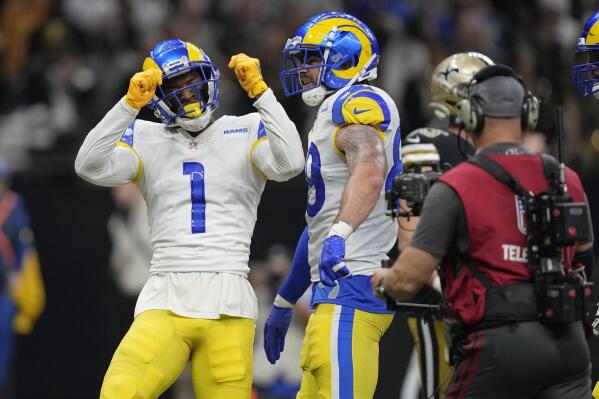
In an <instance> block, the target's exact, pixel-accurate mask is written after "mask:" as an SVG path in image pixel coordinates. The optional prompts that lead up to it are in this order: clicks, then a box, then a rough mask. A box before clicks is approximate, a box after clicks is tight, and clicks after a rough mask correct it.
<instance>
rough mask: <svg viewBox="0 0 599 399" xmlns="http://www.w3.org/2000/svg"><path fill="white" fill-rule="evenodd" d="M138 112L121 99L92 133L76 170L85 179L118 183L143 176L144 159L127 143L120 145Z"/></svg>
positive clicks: (88, 136)
mask: <svg viewBox="0 0 599 399" xmlns="http://www.w3.org/2000/svg"><path fill="white" fill-rule="evenodd" d="M136 116H137V111H136V110H134V109H133V108H131V107H130V106H129V105H127V103H125V101H124V100H122V99H121V101H119V102H118V103H117V104H116V105H115V106H114V107H113V108H112V109H111V110H110V111H108V113H107V114H106V116H104V118H103V119H102V120H101V121H100V122H99V123H98V124H97V125H96V127H94V128H93V129H92V130H91V131H90V132H89V133H88V134H87V137H86V138H85V140H84V141H83V144H82V145H81V148H80V149H79V153H78V154H77V158H76V159H75V171H76V172H77V174H78V175H79V176H80V177H81V178H82V179H84V180H87V181H88V182H90V183H93V184H96V185H99V186H106V187H111V186H118V185H122V184H126V183H130V182H131V181H133V180H134V178H136V177H139V174H140V170H141V160H140V159H139V156H138V154H137V153H136V152H135V150H134V149H133V148H131V147H129V146H128V145H127V144H124V143H123V146H117V143H118V142H119V139H120V138H121V136H122V134H123V132H124V131H125V129H127V126H129V124H130V123H131V122H132V121H133V120H134V119H135V117H136Z"/></svg>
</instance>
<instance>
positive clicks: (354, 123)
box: [265, 12, 401, 399]
mask: <svg viewBox="0 0 599 399" xmlns="http://www.w3.org/2000/svg"><path fill="white" fill-rule="evenodd" d="M283 52H284V56H285V60H286V65H285V66H284V69H283V72H282V78H283V84H284V87H285V90H286V94H288V95H293V94H297V93H300V92H301V93H302V97H303V99H304V102H306V103H307V104H308V105H312V106H316V105H318V106H319V109H318V114H317V117H316V121H315V122H314V126H313V128H312V130H311V131H310V134H309V136H308V140H309V148H308V154H307V158H306V176H307V180H308V204H307V207H306V221H307V223H308V231H307V232H305V233H304V235H303V236H302V239H301V240H300V244H301V243H304V244H303V245H304V247H305V243H306V242H308V247H309V248H308V250H307V252H308V256H307V258H308V262H309V265H303V269H304V270H301V266H302V265H299V262H295V260H294V265H293V266H292V271H291V272H290V275H289V276H288V277H287V278H286V280H285V282H284V283H283V286H282V288H281V289H280V290H279V294H278V295H277V297H276V299H275V303H274V305H273V308H272V310H271V313H270V315H269V318H268V320H267V322H266V326H265V349H266V353H267V356H268V358H269V360H270V361H271V362H275V361H276V360H277V358H278V356H279V353H280V351H281V350H282V349H283V345H282V344H283V342H284V336H285V329H286V325H288V322H287V318H288V316H289V315H290V313H291V309H290V308H291V307H292V304H293V303H295V301H296V300H297V298H298V297H299V296H298V295H299V294H301V292H303V290H305V288H306V287H307V285H308V284H309V279H306V278H304V277H303V275H305V274H307V273H308V268H309V269H310V274H311V281H312V283H313V284H312V304H313V306H314V307H315V312H314V314H313V315H312V316H311V317H310V321H309V322H308V326H307V328H306V337H305V338H304V346H303V349H302V355H301V359H302V360H301V366H302V369H303V378H302V385H301V390H300V392H299V393H298V395H297V398H298V399H311V398H323V399H325V398H332V399H337V398H342V399H346V398H348V399H350V398H361V399H367V398H371V397H372V396H373V394H374V390H375V388H376V383H377V377H378V350H379V340H380V338H381V336H382V335H383V333H384V332H385V331H386V330H387V328H388V327H389V324H390V323H391V321H392V319H393V312H391V311H389V310H387V309H386V304H385V302H384V301H382V300H379V299H378V298H376V297H374V295H373V294H372V292H371V290H370V279H371V276H372V272H373V270H375V269H378V268H379V267H380V264H381V261H382V260H384V259H386V258H387V252H388V251H389V250H390V249H391V248H392V246H393V244H394V243H395V240H396V236H397V228H396V226H395V224H394V222H393V220H392V219H391V218H389V217H387V216H385V200H384V187H385V182H386V183H387V185H388V186H390V184H391V182H392V181H393V177H394V176H395V175H396V174H397V173H399V172H400V171H401V153H400V144H401V143H400V131H399V113H398V111H397V107H396V106H395V104H394V102H393V100H392V99H391V98H390V97H389V96H388V95H387V94H386V93H385V92H384V91H383V90H381V89H379V88H377V87H375V86H371V85H368V84H365V83H366V81H369V80H371V79H373V78H375V77H376V67H377V65H378V62H379V50H378V43H377V41H376V38H375V37H374V35H373V34H372V32H371V31H370V29H369V28H368V27H367V26H366V25H365V24H364V23H362V22H361V21H359V20H358V19H356V18H354V17H353V16H351V15H348V14H344V13H337V12H330V13H322V14H318V15H316V16H314V17H313V18H311V19H310V20H309V21H308V22H306V23H305V24H304V25H302V26H301V27H300V28H299V29H298V31H297V32H296V34H295V35H294V36H293V37H292V38H291V39H289V41H288V42H287V45H286V46H285V49H284V51H283ZM327 95H328V97H327ZM307 236H309V237H307ZM302 251H303V252H305V251H306V249H305V248H304V249H302V248H301V245H298V249H297V252H296V259H305V257H304V256H303V255H302V256H298V253H299V252H302ZM344 277H347V278H344Z"/></svg>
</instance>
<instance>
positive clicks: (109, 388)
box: [100, 367, 164, 399]
mask: <svg viewBox="0 0 599 399" xmlns="http://www.w3.org/2000/svg"><path fill="white" fill-rule="evenodd" d="M163 380H164V374H162V372H161V371H160V370H158V369H156V368H154V367H150V368H148V369H147V370H146V372H145V373H144V375H143V377H142V378H141V380H139V381H138V380H137V379H136V378H134V377H132V376H130V375H124V374H121V373H119V374H117V373H114V374H111V375H107V376H106V378H105V380H104V383H103V384H102V390H101V391H100V399H154V398H156V397H157V396H158V394H159V392H158V389H159V386H160V385H161V384H162V382H163Z"/></svg>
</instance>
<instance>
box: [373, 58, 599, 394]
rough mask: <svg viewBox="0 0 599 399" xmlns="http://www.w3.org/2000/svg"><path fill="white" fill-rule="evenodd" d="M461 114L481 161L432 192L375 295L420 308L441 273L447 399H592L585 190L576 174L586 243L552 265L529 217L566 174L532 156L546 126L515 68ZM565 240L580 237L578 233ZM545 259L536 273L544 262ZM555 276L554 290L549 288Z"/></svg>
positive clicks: (476, 91)
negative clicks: (413, 301)
mask: <svg viewBox="0 0 599 399" xmlns="http://www.w3.org/2000/svg"><path fill="white" fill-rule="evenodd" d="M459 109H460V113H461V116H460V119H461V120H462V121H463V123H464V125H465V129H466V130H467V131H469V132H470V133H471V134H472V139H473V141H474V144H475V148H476V156H475V157H473V158H472V159H471V160H470V161H467V162H462V163H461V164H459V165H458V166H456V167H454V168H453V169H451V170H450V171H448V172H446V173H445V174H443V175H442V177H441V178H440V180H439V181H440V182H441V183H436V184H434V185H433V186H432V188H431V190H430V192H429V194H428V196H427V197H426V201H425V203H424V207H423V210H422V213H421V215H420V222H419V224H418V227H417V229H416V232H415V233H414V236H413V237H412V240H411V241H410V244H409V246H408V247H407V248H406V249H405V250H404V251H402V253H401V256H400V257H399V258H398V260H397V261H396V262H395V264H394V265H393V266H392V267H391V268H389V269H380V270H377V271H376V272H375V274H374V277H373V279H372V286H373V289H374V290H375V293H376V294H377V295H379V296H381V297H383V296H386V297H390V298H399V299H401V300H405V299H409V298H411V297H413V296H414V295H416V294H417V293H418V292H419V291H420V289H421V288H422V287H423V286H425V285H430V283H431V275H432V273H433V271H434V270H435V268H436V266H437V265H439V264H440V265H441V266H440V268H439V274H440V275H441V278H442V283H443V291H444V299H445V303H446V311H445V317H446V318H447V321H448V324H450V327H451V328H450V330H452V334H451V335H452V337H451V339H452V349H453V352H454V354H456V356H455V362H456V363H455V367H456V371H455V375H454V376H453V382H452V384H451V386H450V388H449V390H448V394H447V398H449V399H468V398H470V399H473V398H485V399H495V398H497V399H500V398H501V399H504V398H508V397H509V398H535V399H536V398H538V399H558V398H559V399H570V398H571V399H580V398H590V397H591V385H590V384H591V380H590V372H591V363H590V356H589V350H588V347H587V344H586V340H585V335H584V329H583V323H582V321H581V320H582V319H583V318H585V317H582V316H581V315H582V314H585V315H586V318H585V320H586V321H588V316H589V314H590V315H591V320H592V316H593V315H594V314H595V309H592V310H591V309H590V308H592V307H595V306H596V305H595V302H594V301H593V300H592V296H591V294H590V293H591V292H592V291H591V290H590V289H588V288H587V285H586V276H585V271H586V275H589V274H590V273H591V272H592V268H593V253H592V240H593V237H592V227H591V220H590V216H589V215H590V214H589V211H588V204H587V201H586V197H585V194H584V191H583V188H582V185H581V183H580V179H579V178H578V176H577V175H576V173H575V172H573V171H572V170H570V169H568V168H566V170H565V183H566V187H567V192H565V193H564V192H562V193H561V194H562V195H568V196H569V197H570V198H571V200H570V201H569V202H572V203H573V204H570V205H574V208H576V206H578V208H576V209H577V215H578V218H579V219H578V224H577V225H576V226H577V227H580V230H585V231H586V236H584V238H580V239H579V240H578V241H577V242H574V243H573V245H569V246H565V244H563V245H562V246H561V247H553V249H554V251H553V252H552V253H554V254H557V256H555V257H554V258H549V259H547V258H544V257H543V256H544V255H543V251H541V252H540V253H539V252H538V247H539V246H534V245H532V246H531V245H530V242H531V241H530V237H531V234H532V233H531V232H530V231H532V228H531V226H529V224H532V223H531V222H530V220H531V219H530V218H529V216H530V214H532V211H530V212H529V213H528V215H527V214H526V212H525V211H527V212H528V210H529V209H532V208H529V207H530V206H531V205H529V204H530V203H535V204H536V203H537V202H534V201H536V199H537V198H545V199H546V198H547V197H543V195H544V194H546V193H549V192H553V191H551V190H553V187H555V186H557V184H552V182H554V181H557V178H556V179H550V178H549V176H552V177H556V176H558V175H559V172H558V170H559V169H558V168H559V166H558V163H557V161H555V159H553V158H551V157H547V156H541V154H539V153H534V152H531V151H529V150H527V149H525V148H524V147H523V146H522V131H523V130H528V129H533V128H534V126H535V125H536V122H537V120H538V109H539V107H538V101H537V99H536V98H535V97H534V96H532V94H530V92H528V91H527V90H526V88H525V87H524V85H523V82H522V80H521V79H520V78H519V77H518V76H517V75H516V74H515V73H514V72H513V71H512V70H511V69H510V68H509V67H506V66H504V65H492V66H488V67H486V68H483V69H482V70H480V71H479V72H478V73H477V74H476V75H475V76H474V79H473V81H472V84H471V86H470V92H469V96H468V98H467V99H466V100H463V101H462V102H461V103H460V104H459ZM489 164H491V165H489ZM552 173H553V174H552ZM562 183H563V179H562ZM551 198H557V197H551ZM560 198H563V197H560ZM528 200H530V201H533V202H527V201H528ZM548 203H552V204H553V203H554V202H551V199H550V200H549V202H548ZM568 206H569V205H566V206H565V207H564V208H559V209H569V208H568ZM585 211H586V212H585ZM581 214H582V215H583V216H582V218H581V217H580V215H581ZM541 215H543V214H542V213H541ZM553 216H555V217H556V218H557V217H558V216H559V215H557V214H553ZM535 220H537V219H535ZM527 222H528V223H527ZM534 226H537V224H534ZM527 228H529V229H528V230H530V231H527ZM535 231H536V230H535ZM566 231H569V232H571V233H572V234H573V235H576V234H577V230H576V229H575V228H574V227H572V228H571V229H570V230H568V229H566ZM580 237H583V236H580ZM581 241H582V242H581ZM556 242H557V241H556ZM540 247H543V245H541V246H540ZM562 247H563V248H562ZM549 249H550V250H551V249H552V248H549ZM544 250H546V248H545V249H544ZM530 253H532V254H533V255H532V256H531V255H530ZM529 258H531V259H529ZM558 258H559V259H558ZM539 259H541V261H539V262H537V263H536V264H537V266H538V267H535V266H534V264H535V262H533V260H535V261H538V260H539ZM556 260H557V261H556ZM539 265H540V266H539ZM540 270H542V271H543V273H545V274H542V276H543V277H542V278H541V277H537V276H541V274H538V273H540ZM548 276H550V277H551V278H552V279H553V280H551V281H552V282H554V283H555V284H553V285H551V284H549V283H544V284H541V283H539V282H545V281H549V280H545V279H548V278H549V277H548ZM562 276H563V278H562ZM588 277H589V279H590V275H589V276H588ZM562 280H563V281H564V282H563V283H562ZM557 282H559V283H560V284H557ZM539 287H543V289H546V291H542V289H541V288H539ZM547 287H550V288H551V287H557V288H556V290H557V291H555V292H558V293H559V294H560V295H561V294H563V296H560V298H564V301H565V302H566V303H567V304H570V305H572V306H562V307H560V305H562V303H561V302H560V303H557V304H556V303H551V304H550V305H547V304H546V302H547V298H550V297H551V298H550V299H554V298H553V295H552V294H547V292H548V290H549V288H547ZM559 289H561V291H559ZM539 292H542V293H543V294H542V295H541V294H539ZM552 292H553V291H552ZM584 295H588V298H587V303H586V305H587V309H586V313H584V311H583V310H581V309H583V308H584V305H581V304H583V303H585V302H584V301H583V300H582V298H586V297H585V296H584ZM540 298H542V300H541V299H540ZM568 301H570V302H568ZM573 304H577V306H578V307H576V306H574V305H573ZM575 308H576V309H575ZM575 310H576V311H575ZM564 314H566V316H564ZM568 315H569V316H570V318H568V317H567V316H568ZM560 317H563V319H560Z"/></svg>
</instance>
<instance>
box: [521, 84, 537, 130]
mask: <svg viewBox="0 0 599 399" xmlns="http://www.w3.org/2000/svg"><path fill="white" fill-rule="evenodd" d="M539 108H540V105H539V100H538V99H537V98H536V97H535V96H533V95H532V93H531V92H528V93H526V97H525V98H524V103H523V104H522V130H534V129H535V128H536V127H537V124H538V123H539Z"/></svg>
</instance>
